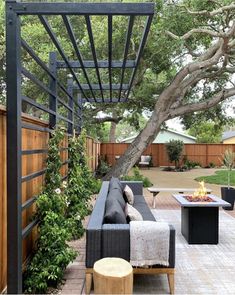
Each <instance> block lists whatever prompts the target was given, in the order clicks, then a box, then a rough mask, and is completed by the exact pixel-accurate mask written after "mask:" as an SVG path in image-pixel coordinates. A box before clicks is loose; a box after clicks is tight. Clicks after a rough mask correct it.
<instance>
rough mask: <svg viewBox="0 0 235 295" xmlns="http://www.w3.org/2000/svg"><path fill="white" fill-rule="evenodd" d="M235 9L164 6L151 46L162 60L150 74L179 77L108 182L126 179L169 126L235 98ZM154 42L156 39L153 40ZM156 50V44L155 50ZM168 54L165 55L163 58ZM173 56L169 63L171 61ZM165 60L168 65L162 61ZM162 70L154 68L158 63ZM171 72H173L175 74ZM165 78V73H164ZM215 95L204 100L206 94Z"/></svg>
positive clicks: (220, 4) (205, 4)
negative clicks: (115, 177) (162, 130)
mask: <svg viewBox="0 0 235 295" xmlns="http://www.w3.org/2000/svg"><path fill="white" fill-rule="evenodd" d="M234 19H235V4H234V2H233V1H226V0H224V1H222V0H221V1H213V0H210V1H209V0H208V1H198V0H194V1H164V4H163V5H162V6H158V11H157V17H156V19H155V22H154V24H153V26H152V35H155V36H157V38H156V37H153V38H152V39H151V38H150V40H149V42H150V43H154V42H156V43H155V46H156V47H155V48H156V55H155V56H153V57H152V64H150V68H151V69H152V70H154V67H155V68H156V72H157V70H158V68H160V70H161V71H162V72H163V67H162V63H165V66H166V67H168V70H167V71H166V72H167V73H168V74H169V73H174V71H175V74H174V77H173V78H172V79H171V81H169V84H168V85H167V86H166V87H164V89H163V90H162V91H161V92H160V93H159V95H158V96H157V98H156V101H155V105H154V108H153V112H152V115H151V117H150V119H149V121H148V123H147V124H146V127H145V128H144V129H143V130H142V131H141V133H140V134H139V135H138V136H137V137H136V139H135V140H134V141H133V142H132V144H131V145H130V146H129V148H128V149H127V151H126V152H125V154H124V155H123V156H122V157H121V158H120V159H119V160H118V161H117V164H116V165H115V166H114V167H112V169H111V170H110V172H109V173H108V174H107V175H106V176H105V178H106V179H108V178H109V177H110V176H111V175H114V176H120V175H123V174H126V173H127V172H128V171H129V170H130V169H131V167H132V166H133V165H134V164H135V163H136V161H137V159H138V158H139V157H140V155H141V154H142V153H143V151H144V150H145V149H146V147H147V146H148V145H149V144H150V143H151V142H152V141H153V139H154V138H155V136H156V135H157V134H158V132H159V130H160V127H161V125H162V123H164V122H165V121H166V120H169V119H172V118H175V117H179V116H183V115H185V114H189V113H193V112H197V111H203V110H207V109H209V108H212V107H214V106H216V105H217V104H219V103H221V102H222V101H224V100H226V99H228V98H232V97H233V96H234V95H235V86H234V82H233V81H232V79H233V77H234V76H233V75H234V72H235V66H234V62H235V21H234ZM151 37H152V36H151ZM151 46H153V44H151ZM159 48H160V50H164V49H165V52H164V54H163V53H162V52H159ZM166 54H168V57H167V56H166ZM161 57H164V58H165V60H162V61H161ZM157 60H158V61H160V64H161V65H160V66H159V64H157V63H156V64H154V63H155V62H156V61H157ZM170 70H171V71H170ZM158 74H161V73H158ZM208 88H210V89H209V92H210V95H206V96H204V95H203V92H204V90H205V89H207V90H208Z"/></svg>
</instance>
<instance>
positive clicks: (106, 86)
mask: <svg viewBox="0 0 235 295" xmlns="http://www.w3.org/2000/svg"><path fill="white" fill-rule="evenodd" d="M73 87H74V89H78V87H77V85H74V86H73ZM91 87H92V89H93V90H99V89H100V85H98V84H91ZM120 87H121V85H120V84H112V85H111V87H110V84H102V89H103V91H105V90H110V89H112V90H119V89H120ZM122 87H123V89H124V90H127V89H129V84H123V85H122ZM82 88H83V89H84V90H89V89H90V86H89V85H87V84H82Z"/></svg>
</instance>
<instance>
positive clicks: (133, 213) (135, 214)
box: [125, 203, 143, 221]
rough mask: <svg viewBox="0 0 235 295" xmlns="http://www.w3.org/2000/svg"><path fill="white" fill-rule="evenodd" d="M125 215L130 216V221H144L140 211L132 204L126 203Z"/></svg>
mask: <svg viewBox="0 0 235 295" xmlns="http://www.w3.org/2000/svg"><path fill="white" fill-rule="evenodd" d="M125 215H126V217H127V216H128V217H129V218H130V221H142V220H143V217H142V215H141V214H140V212H139V211H138V210H137V209H135V208H134V207H133V206H131V205H130V204H128V203H126V207H125Z"/></svg>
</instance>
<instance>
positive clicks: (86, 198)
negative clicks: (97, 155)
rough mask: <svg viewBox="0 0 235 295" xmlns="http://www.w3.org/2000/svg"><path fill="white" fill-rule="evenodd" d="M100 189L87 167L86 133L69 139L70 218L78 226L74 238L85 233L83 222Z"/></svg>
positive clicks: (67, 193) (83, 132) (67, 192)
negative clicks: (95, 194)
mask: <svg viewBox="0 0 235 295" xmlns="http://www.w3.org/2000/svg"><path fill="white" fill-rule="evenodd" d="M98 189H99V183H98V182H97V180H96V179H95V178H94V177H93V175H92V172H91V171H90V169H89V167H88V165H87V155H86V132H85V131H82V133H81V135H80V136H79V137H76V136H73V137H72V138H70V139H69V172H68V187H67V189H66V195H67V196H68V203H69V205H68V217H69V218H73V219H74V221H75V222H76V226H75V227H74V228H73V232H72V235H73V237H74V238H78V237H80V236H81V235H82V234H83V233H84V227H83V225H82V220H83V219H84V218H85V216H87V215H88V214H89V213H90V207H89V206H90V205H89V204H90V198H91V196H92V194H94V193H95V192H96V191H97V190H98Z"/></svg>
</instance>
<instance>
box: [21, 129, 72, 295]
mask: <svg viewBox="0 0 235 295" xmlns="http://www.w3.org/2000/svg"><path fill="white" fill-rule="evenodd" d="M63 138H64V132H63V130H62V129H56V130H55V131H54V133H53V135H52V138H51V139H50V140H49V146H48V157H47V166H46V174H45V187H44V188H43V192H42V193H41V195H40V196H39V197H38V199H37V202H36V204H37V212H36V217H37V218H38V220H39V229H38V234H39V236H38V240H37V249H36V252H35V253H34V256H33V258H32V260H31V262H30V264H29V265H28V267H27V269H26V271H25V274H24V288H25V291H26V292H28V293H45V292H46V290H47V288H48V286H51V285H53V286H56V284H57V283H58V282H60V281H61V279H62V277H63V272H64V269H65V268H66V266H67V265H68V264H69V263H70V262H71V261H73V260H74V259H75V257H76V255H77V253H76V252H75V251H74V250H72V249H71V248H70V247H69V246H68V245H67V241H68V240H70V239H71V235H72V234H71V232H72V229H73V228H75V226H76V224H75V222H74V221H73V220H71V219H67V217H66V212H67V197H66V195H65V191H64V187H63V186H62V185H61V175H60V168H61V166H62V165H61V160H60V143H61V141H62V139H63Z"/></svg>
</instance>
